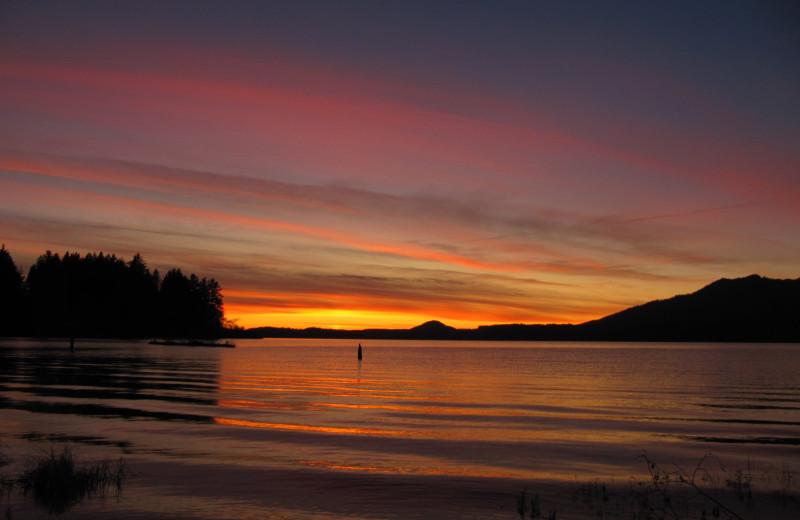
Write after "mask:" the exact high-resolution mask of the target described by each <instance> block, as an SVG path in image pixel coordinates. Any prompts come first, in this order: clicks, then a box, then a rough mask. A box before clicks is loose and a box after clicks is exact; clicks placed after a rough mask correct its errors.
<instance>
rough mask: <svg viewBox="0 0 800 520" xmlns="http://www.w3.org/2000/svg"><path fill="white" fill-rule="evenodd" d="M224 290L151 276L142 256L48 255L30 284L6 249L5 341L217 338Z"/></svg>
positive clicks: (1, 305)
mask: <svg viewBox="0 0 800 520" xmlns="http://www.w3.org/2000/svg"><path fill="white" fill-rule="evenodd" d="M223 322H224V314H223V308H222V294H221V293H220V286H219V284H218V283H217V281H216V280H214V279H213V278H211V279H206V278H198V277H197V276H196V275H194V274H192V275H190V276H186V275H184V274H183V273H182V272H181V270H180V269H176V268H173V269H170V270H169V271H168V272H167V274H166V275H164V278H163V279H162V278H161V275H160V274H159V272H158V269H156V270H154V271H153V272H150V269H149V268H148V267H147V264H146V263H145V261H144V259H143V258H142V256H141V255H140V254H138V253H137V254H136V255H135V256H134V257H133V259H131V260H130V261H129V262H126V261H124V260H123V259H122V258H118V257H117V256H116V255H113V254H111V255H105V254H103V253H88V254H87V255H85V256H81V255H80V254H78V253H70V252H66V253H64V254H63V255H59V254H58V253H52V252H51V251H47V252H46V253H45V254H43V255H41V256H40V257H39V258H38V259H37V260H36V263H34V264H33V265H32V266H31V268H30V270H29V272H28V276H27V277H23V276H22V274H21V273H20V272H19V270H18V269H17V266H16V265H15V263H14V260H13V258H12V257H11V255H10V254H9V253H8V251H6V248H5V245H3V247H2V249H0V335H3V336H41V337H61V336H66V337H175V338H177V337H181V338H208V337H217V336H219V335H221V334H222V332H223Z"/></svg>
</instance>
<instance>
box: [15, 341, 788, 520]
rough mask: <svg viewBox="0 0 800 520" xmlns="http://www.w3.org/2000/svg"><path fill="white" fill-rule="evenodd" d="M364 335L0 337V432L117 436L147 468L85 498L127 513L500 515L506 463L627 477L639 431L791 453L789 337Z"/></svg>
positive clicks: (674, 445) (704, 446)
mask: <svg viewBox="0 0 800 520" xmlns="http://www.w3.org/2000/svg"><path fill="white" fill-rule="evenodd" d="M365 346H366V347H368V348H367V349H366V353H367V355H366V356H365V357H364V359H363V360H362V361H361V362H359V361H358V360H357V357H356V349H355V347H354V346H353V345H350V344H349V343H348V342H341V341H339V342H336V341H327V342H325V341H322V342H321V341H319V340H314V341H309V340H305V341H298V340H280V341H278V340H274V341H251V342H247V341H243V342H239V347H238V348H236V349H208V348H191V347H167V346H152V345H146V344H145V343H144V342H103V341H95V342H88V343H82V344H78V345H77V348H76V350H75V352H70V351H69V348H68V345H65V344H61V343H56V342H50V343H48V342H32V341H31V342H23V341H4V342H0V377H1V378H2V379H0V413H1V414H2V415H0V426H2V429H0V432H1V433H2V437H0V442H2V443H3V444H4V445H6V446H8V449H9V450H12V451H13V450H20V451H24V450H26V449H28V450H30V448H31V447H32V446H42V445H45V446H46V445H47V444H48V443H78V444H81V445H83V446H85V447H86V450H87V451H89V450H91V452H92V453H97V454H98V456H104V455H107V454H108V455H112V456H114V455H118V454H119V453H120V452H124V453H126V454H127V455H126V456H128V457H130V458H131V466H132V467H133V468H134V470H136V467H137V466H138V467H139V468H143V469H144V470H145V471H144V472H145V473H147V477H143V478H141V479H136V480H135V481H133V482H132V483H131V485H130V486H129V489H128V490H126V492H125V493H123V496H122V497H121V498H120V502H119V503H118V504H116V505H115V504H104V505H98V504H95V505H82V506H81V507H82V510H81V514H82V515H89V516H91V515H92V514H95V515H96V516H97V517H103V515H104V514H105V515H107V514H108V513H109V511H113V514H115V515H117V516H118V515H119V514H121V512H122V511H124V512H125V514H127V515H128V516H130V517H131V518H134V517H137V515H140V516H141V517H148V516H158V515H165V516H169V515H170V514H172V513H175V512H178V516H181V515H183V516H192V517H198V518H203V517H205V518H234V517H241V516H247V515H255V516H259V515H261V513H264V514H266V513H267V512H269V513H270V514H277V515H278V516H280V515H279V514H278V513H275V512H281V511H283V512H284V513H285V516H286V517H290V518H305V517H308V518H313V517H317V516H319V515H320V514H321V512H324V513H325V514H326V515H329V516H331V517H336V518H409V517H414V516H415V515H417V517H428V515H427V514H425V512H426V511H427V512H428V513H429V512H430V510H429V509H427V508H429V507H435V509H436V510H437V511H438V512H439V513H441V514H442V515H443V516H441V518H446V517H447V516H448V514H449V515H450V517H452V518H461V517H463V516H464V515H465V513H466V512H467V511H469V513H470V514H473V513H475V512H476V510H474V509H473V508H477V511H479V514H478V516H479V517H481V518H509V515H508V513H509V511H513V504H511V505H509V506H508V507H509V510H501V509H500V508H501V506H502V504H505V503H506V502H504V501H505V500H506V499H507V498H508V496H510V494H513V493H516V492H518V491H519V489H518V485H521V483H524V482H530V481H532V480H535V479H556V480H567V481H572V480H574V479H575V478H576V477H580V478H584V477H585V478H594V477H601V478H611V477H613V478H617V479H623V480H624V479H625V478H627V477H628V476H629V475H631V474H641V473H642V472H643V471H644V469H645V468H641V467H640V466H641V461H640V460H638V459H637V457H638V456H639V455H641V454H642V453H643V452H644V451H646V452H647V453H648V454H649V456H650V457H651V458H654V459H656V460H661V461H665V462H669V463H673V462H674V463H676V464H682V465H685V466H691V465H692V464H693V463H694V462H696V461H697V460H699V459H700V458H701V457H702V456H703V455H704V454H705V453H707V452H714V453H715V454H717V455H718V456H721V457H722V458H723V459H725V460H726V461H727V462H728V463H730V464H731V465H734V466H735V465H737V464H746V463H747V461H748V460H757V461H758V462H759V464H762V465H763V466H765V467H775V468H780V467H781V466H782V465H785V464H786V463H788V462H791V461H797V460H800V447H798V446H800V435H798V431H800V430H799V429H798V426H800V415H798V409H800V370H798V369H799V368H800V347H798V346H797V345H675V346H670V345H638V346H636V345H630V344H626V345H614V344H605V345H598V344H584V345H581V344H539V343H528V344H500V345H497V344H495V345H482V344H473V343H466V344H464V343H460V344H458V343H456V344H442V343H436V342H428V343H413V342H395V343H392V342H376V344H374V345H365ZM137 481H138V482H137ZM167 497H169V498H167ZM180 497H184V498H186V499H187V500H186V501H183V500H181V499H179V498H180ZM192 497H193V498H196V499H197V500H196V501H195V502H193V503H194V506H188V505H180V504H184V503H185V504H189V503H192V501H191V498H192ZM201 497H202V498H201ZM476 497H481V500H482V501H480V502H479V503H478V502H473V500H477V498H476ZM456 503H458V504H459V505H454V504H456ZM387 504H390V505H391V506H390V507H388V508H387ZM502 507H505V506H502ZM171 508H172V509H171ZM187 508H188V509H187ZM448 511H449V513H448ZM281 514H283V513H281ZM237 515H238V516H237ZM261 516H263V515H261Z"/></svg>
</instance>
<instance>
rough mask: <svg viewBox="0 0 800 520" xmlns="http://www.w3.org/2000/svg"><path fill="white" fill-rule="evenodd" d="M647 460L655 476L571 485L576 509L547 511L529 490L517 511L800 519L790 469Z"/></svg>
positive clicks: (611, 517)
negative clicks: (669, 466)
mask: <svg viewBox="0 0 800 520" xmlns="http://www.w3.org/2000/svg"><path fill="white" fill-rule="evenodd" d="M641 458H642V460H643V462H644V463H645V464H646V466H647V471H648V473H649V477H645V478H638V479H637V478H631V479H630V481H629V482H627V483H626V484H614V483H611V484H608V483H604V482H600V481H598V480H594V481H584V482H575V483H573V484H572V486H570V491H569V495H570V498H569V502H570V506H569V507H566V508H564V509H562V510H561V511H559V510H558V508H555V509H551V508H549V507H545V506H544V505H543V504H544V503H545V502H546V500H545V499H540V497H539V496H538V495H537V494H531V493H529V492H528V491H527V490H523V492H522V493H521V494H520V496H519V497H518V498H517V512H518V513H519V515H520V518H521V519H525V518H531V519H534V520H537V519H539V520H559V519H561V518H562V517H563V518H581V519H601V520H690V519H697V520H715V519H723V520H753V519H765V520H766V519H769V520H776V519H784V518H785V519H793V520H794V519H795V518H800V495H799V494H798V490H800V485H799V484H800V482H798V479H797V477H796V476H795V475H794V474H793V473H792V472H791V471H790V470H788V469H787V468H785V467H784V468H782V469H781V470H780V471H768V472H756V471H755V469H754V468H753V467H752V466H751V465H750V463H748V465H747V467H746V468H744V469H735V470H729V469H727V468H726V467H725V466H724V465H723V464H722V463H721V461H719V459H717V458H716V457H714V456H713V455H706V456H704V457H703V458H702V459H700V461H699V462H698V463H697V465H696V466H695V467H694V468H692V469H691V470H684V469H682V468H680V467H674V468H673V469H665V468H664V467H662V466H659V465H658V464H657V463H656V462H654V461H653V460H651V459H650V458H649V457H648V456H647V455H646V454H645V455H642V457H641ZM562 507H563V504H562ZM562 513H563V515H562Z"/></svg>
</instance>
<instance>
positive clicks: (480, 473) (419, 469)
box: [299, 460, 530, 478]
mask: <svg viewBox="0 0 800 520" xmlns="http://www.w3.org/2000/svg"><path fill="white" fill-rule="evenodd" d="M299 462H300V463H301V464H306V465H308V466H311V467H316V468H324V469H331V470H335V471H360V472H364V473H384V474H387V475H447V476H460V477H491V478H522V477H527V476H530V475H529V473H527V472H524V471H517V472H515V471H513V470H503V471H500V470H498V469H495V468H489V467H486V466H481V467H479V466H474V465H469V466H458V467H456V466H449V467H447V468H437V467H432V466H429V465H417V466H415V467H396V466H374V465H371V466H357V465H352V464H336V463H333V462H328V461H325V460H301V461H299Z"/></svg>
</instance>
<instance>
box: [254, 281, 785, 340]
mask: <svg viewBox="0 0 800 520" xmlns="http://www.w3.org/2000/svg"><path fill="white" fill-rule="evenodd" d="M798 317H800V278H798V279H774V278H766V277H763V276H760V275H757V274H753V275H750V276H746V277H743V278H733V279H729V278H721V279H719V280H716V281H714V282H712V283H710V284H708V285H706V286H705V287H703V288H701V289H699V290H698V291H695V292H693V293H690V294H680V295H676V296H673V297H671V298H667V299H663V300H653V301H650V302H647V303H644V304H641V305H636V306H633V307H629V308H627V309H624V310H622V311H619V312H617V313H614V314H610V315H608V316H605V317H603V318H600V319H597V320H592V321H588V322H585V323H581V324H577V325H556V324H550V325H538V324H534V325H528V324H506V325H481V326H479V327H478V328H476V329H456V328H454V327H451V326H448V325H445V324H444V323H442V322H440V321H436V320H432V321H428V322H425V323H423V324H421V325H418V326H416V327H412V328H410V329H364V330H345V331H343V330H333V329H321V328H316V327H314V328H309V329H290V328H276V327H257V328H252V329H247V330H245V331H243V333H242V334H243V335H245V336H246V337H304V338H352V339H416V340H483V341H515V340H516V341H654V342H659V341H670V342H684V341H696V342H793V343H794V342H800V318H798Z"/></svg>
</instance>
